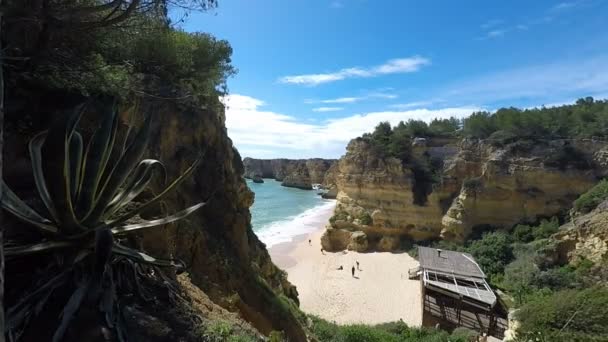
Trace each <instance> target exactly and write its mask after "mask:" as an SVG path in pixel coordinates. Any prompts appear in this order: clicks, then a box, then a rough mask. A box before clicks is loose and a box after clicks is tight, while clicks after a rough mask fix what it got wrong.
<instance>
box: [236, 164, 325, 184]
mask: <svg viewBox="0 0 608 342" xmlns="http://www.w3.org/2000/svg"><path fill="white" fill-rule="evenodd" d="M335 162H336V160H333V159H320V158H314V159H253V158H245V159H243V165H244V167H245V173H244V176H245V178H250V179H254V178H256V177H260V178H274V179H276V180H277V181H281V182H282V184H281V185H283V186H287V187H295V188H300V189H306V190H310V189H312V184H323V183H324V182H325V174H326V173H327V171H328V170H329V168H330V167H331V166H332V165H333V164H334V163H335Z"/></svg>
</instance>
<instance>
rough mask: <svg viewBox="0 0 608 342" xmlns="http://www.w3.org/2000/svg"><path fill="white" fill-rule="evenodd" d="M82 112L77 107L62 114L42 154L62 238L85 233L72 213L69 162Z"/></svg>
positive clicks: (81, 108) (49, 134)
mask: <svg viewBox="0 0 608 342" xmlns="http://www.w3.org/2000/svg"><path fill="white" fill-rule="evenodd" d="M83 111H84V106H79V107H77V108H76V110H74V111H72V112H71V113H63V114H62V115H61V116H60V117H59V119H57V120H56V121H55V122H54V123H53V124H52V125H51V128H50V129H49V131H48V134H47V136H46V139H45V140H44V144H43V145H42V151H41V152H42V169H43V170H44V177H45V180H46V185H47V188H48V190H49V195H50V198H51V200H52V201H53V205H54V207H55V209H56V212H57V214H58V222H57V224H58V228H59V230H60V232H61V233H65V234H73V233H76V232H79V231H82V230H84V227H82V226H81V225H80V224H79V222H78V220H77V219H76V215H75V213H74V206H73V203H72V195H71V194H72V189H71V186H72V184H71V182H70V160H69V159H70V141H71V140H72V137H73V135H74V131H75V129H76V125H77V124H78V122H79V121H80V118H81V116H82V114H83Z"/></svg>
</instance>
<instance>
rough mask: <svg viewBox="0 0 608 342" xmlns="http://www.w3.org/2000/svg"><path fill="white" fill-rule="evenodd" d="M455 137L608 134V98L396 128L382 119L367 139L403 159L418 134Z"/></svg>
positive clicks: (507, 139)
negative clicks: (408, 145) (406, 145)
mask: <svg viewBox="0 0 608 342" xmlns="http://www.w3.org/2000/svg"><path fill="white" fill-rule="evenodd" d="M454 136H458V137H472V138H480V139H490V140H492V141H493V142H495V143H496V144H510V143H512V142H515V141H517V140H522V139H531V140H536V139H559V138H591V137H608V101H606V100H595V99H593V98H592V97H586V98H584V99H579V100H578V101H576V103H575V104H572V105H563V106H558V107H550V108H546V107H541V108H532V109H518V108H514V107H510V108H501V109H499V110H497V111H496V112H494V113H491V112H474V113H471V115H470V116H468V117H466V118H463V119H457V118H454V117H452V118H449V119H434V120H432V121H431V122H430V123H429V124H427V123H426V122H424V121H422V120H408V121H407V122H400V123H399V124H398V125H397V126H395V127H394V128H391V125H390V124H389V123H388V122H381V123H380V124H379V125H378V126H377V127H376V129H375V131H374V132H373V133H366V134H364V135H363V138H367V139H370V140H371V141H372V143H373V144H374V145H375V146H376V147H378V148H379V149H380V150H382V151H383V152H384V153H386V155H387V156H394V157H397V158H399V156H398V154H399V153H404V151H406V152H407V151H408V148H407V147H406V148H405V149H403V148H402V146H403V145H405V144H406V142H410V143H411V139H412V138H414V137H424V138H435V137H454ZM400 159H403V158H400Z"/></svg>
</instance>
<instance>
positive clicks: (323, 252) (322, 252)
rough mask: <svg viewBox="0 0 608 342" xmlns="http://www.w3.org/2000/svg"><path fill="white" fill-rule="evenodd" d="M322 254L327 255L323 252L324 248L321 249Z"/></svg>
mask: <svg viewBox="0 0 608 342" xmlns="http://www.w3.org/2000/svg"><path fill="white" fill-rule="evenodd" d="M321 254H323V255H325V251H324V250H323V247H321Z"/></svg>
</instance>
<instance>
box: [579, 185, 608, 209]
mask: <svg viewBox="0 0 608 342" xmlns="http://www.w3.org/2000/svg"><path fill="white" fill-rule="evenodd" d="M606 199H608V180H602V181H601V182H599V183H598V184H596V185H595V186H594V187H593V188H591V190H589V191H587V192H586V193H584V194H582V195H581V196H580V197H579V198H578V199H576V201H574V210H576V211H579V212H581V213H588V212H590V211H591V210H593V209H595V207H597V206H598V205H599V204H600V203H602V202H603V201H605V200H606Z"/></svg>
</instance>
